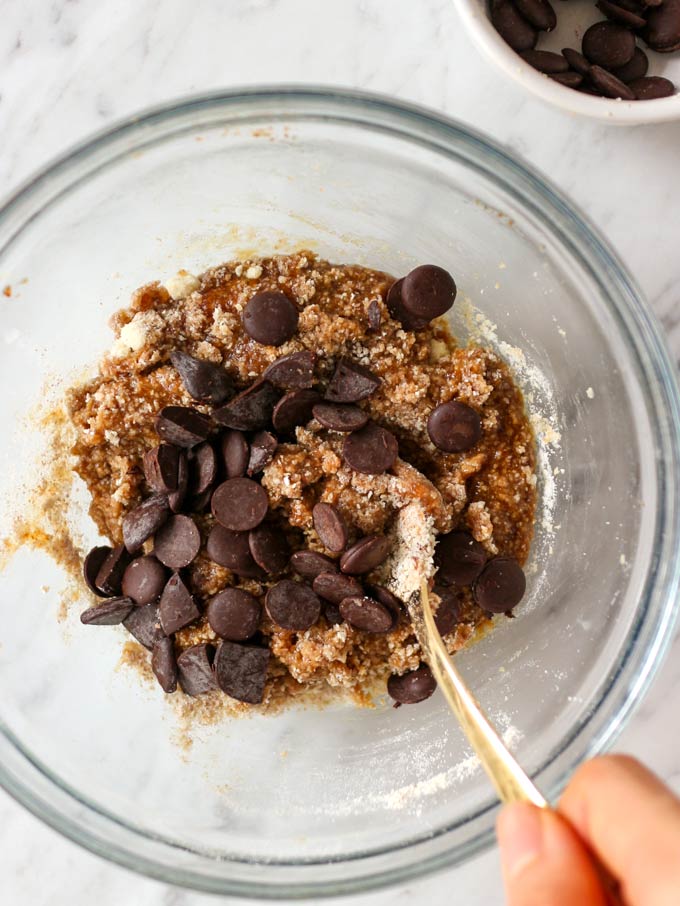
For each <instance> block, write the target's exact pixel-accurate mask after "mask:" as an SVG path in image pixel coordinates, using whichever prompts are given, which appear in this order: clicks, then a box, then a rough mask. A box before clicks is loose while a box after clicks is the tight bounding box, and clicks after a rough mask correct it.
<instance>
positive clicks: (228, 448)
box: [220, 431, 250, 478]
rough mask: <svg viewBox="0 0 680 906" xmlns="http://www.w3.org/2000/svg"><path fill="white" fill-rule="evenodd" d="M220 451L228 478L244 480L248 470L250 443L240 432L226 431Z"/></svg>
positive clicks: (221, 440) (221, 441)
mask: <svg viewBox="0 0 680 906" xmlns="http://www.w3.org/2000/svg"><path fill="white" fill-rule="evenodd" d="M220 451H221V453H222V462H223V463H224V471H225V474H226V476H227V478H242V477H243V476H244V475H245V474H246V469H247V468H248V457H249V456H250V450H249V449H248V441H247V440H246V439H245V437H244V436H243V434H241V432H240V431H225V433H224V434H223V435H222V437H221V438H220Z"/></svg>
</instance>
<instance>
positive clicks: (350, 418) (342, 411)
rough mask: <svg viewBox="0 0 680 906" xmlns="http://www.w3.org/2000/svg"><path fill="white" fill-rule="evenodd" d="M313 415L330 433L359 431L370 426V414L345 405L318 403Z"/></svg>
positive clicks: (313, 409) (356, 407)
mask: <svg viewBox="0 0 680 906" xmlns="http://www.w3.org/2000/svg"><path fill="white" fill-rule="evenodd" d="M312 415H313V416H314V418H315V419H316V420H317V421H318V423H319V424H320V425H323V427H324V428H328V429H329V430H330V431H341V432H342V433H347V432H349V431H359V430H360V429H361V428H363V427H364V425H366V424H368V413H366V412H364V410H363V409H360V408H359V407H358V406H352V405H350V404H343V403H317V404H316V406H314V407H313V408H312Z"/></svg>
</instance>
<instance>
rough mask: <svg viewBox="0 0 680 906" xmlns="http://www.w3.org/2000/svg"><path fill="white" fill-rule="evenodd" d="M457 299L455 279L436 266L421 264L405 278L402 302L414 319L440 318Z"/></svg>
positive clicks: (402, 288) (429, 319)
mask: <svg viewBox="0 0 680 906" xmlns="http://www.w3.org/2000/svg"><path fill="white" fill-rule="evenodd" d="M455 298H456V284H455V282H454V280H453V277H452V276H451V274H449V273H448V271H445V270H444V268H442V267H437V265H436V264H421V265H420V267H416V268H414V269H413V270H412V271H411V272H410V273H408V274H407V275H406V276H405V277H404V283H403V284H402V287H401V302H402V305H403V306H404V308H405V309H406V311H407V312H408V313H409V315H410V316H411V317H412V318H422V319H425V320H428V321H431V320H432V319H433V318H438V317H440V316H441V315H443V314H445V313H446V312H447V311H449V309H450V308H451V307H452V306H453V303H454V301H455Z"/></svg>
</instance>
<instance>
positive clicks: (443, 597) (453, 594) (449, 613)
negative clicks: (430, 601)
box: [434, 585, 460, 636]
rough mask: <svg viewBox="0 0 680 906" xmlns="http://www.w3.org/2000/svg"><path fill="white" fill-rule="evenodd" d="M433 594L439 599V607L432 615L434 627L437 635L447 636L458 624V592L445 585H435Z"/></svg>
mask: <svg viewBox="0 0 680 906" xmlns="http://www.w3.org/2000/svg"><path fill="white" fill-rule="evenodd" d="M434 593H435V594H436V595H437V597H438V598H439V606H438V607H437V612H436V613H435V615H434V625H435V626H436V627H437V630H438V632H439V635H442V636H443V635H448V634H449V633H450V632H453V630H454V629H455V628H456V626H457V625H458V623H459V622H460V600H459V597H458V596H459V594H460V592H458V591H456V590H455V589H454V588H447V587H446V586H445V585H435V587H434Z"/></svg>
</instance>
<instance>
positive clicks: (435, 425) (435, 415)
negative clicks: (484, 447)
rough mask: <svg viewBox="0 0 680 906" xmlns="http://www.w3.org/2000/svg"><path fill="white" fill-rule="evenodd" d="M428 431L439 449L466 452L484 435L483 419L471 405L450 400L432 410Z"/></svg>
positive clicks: (449, 451) (450, 451) (446, 451)
mask: <svg viewBox="0 0 680 906" xmlns="http://www.w3.org/2000/svg"><path fill="white" fill-rule="evenodd" d="M427 433H428V434H429V435H430V440H431V441H432V443H433V444H434V445H435V447H437V448H438V449H439V450H443V451H444V452H445V453H465V451H466V450H471V449H472V447H474V445H475V444H476V443H477V442H478V441H479V439H480V437H481V436H482V420H481V418H480V417H479V414H478V413H477V412H475V410H474V409H472V408H470V406H466V405H465V403H459V402H458V401H457V400H449V402H448V403H441V404H440V405H439V406H436V407H435V408H434V409H433V410H432V412H430V416H429V418H428V420H427Z"/></svg>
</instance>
